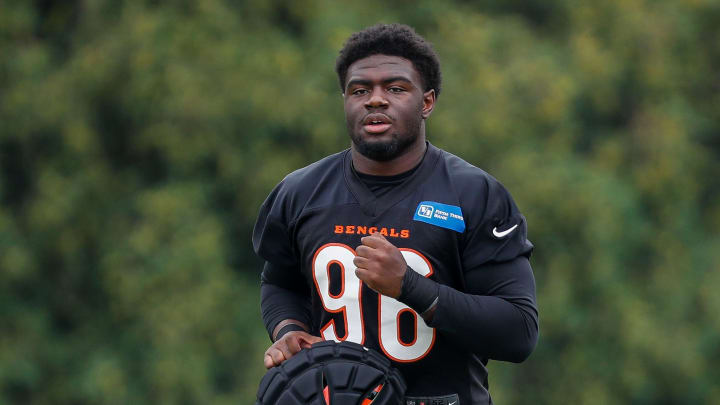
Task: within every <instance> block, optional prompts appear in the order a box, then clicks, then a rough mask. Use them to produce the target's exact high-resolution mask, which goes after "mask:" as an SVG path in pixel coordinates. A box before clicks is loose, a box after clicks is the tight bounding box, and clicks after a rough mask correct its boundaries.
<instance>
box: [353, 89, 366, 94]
mask: <svg viewBox="0 0 720 405" xmlns="http://www.w3.org/2000/svg"><path fill="white" fill-rule="evenodd" d="M367 93H368V91H367V89H355V90H353V91H352V95H353V96H362V95H365V94H367Z"/></svg>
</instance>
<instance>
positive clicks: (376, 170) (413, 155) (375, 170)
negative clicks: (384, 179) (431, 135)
mask: <svg viewBox="0 0 720 405" xmlns="http://www.w3.org/2000/svg"><path fill="white" fill-rule="evenodd" d="M350 149H351V153H352V161H353V166H354V167H355V170H357V171H358V172H360V173H364V174H371V175H373V176H394V175H396V174H400V173H404V172H406V171H408V170H410V169H412V168H413V167H415V166H417V165H418V164H419V163H420V161H422V158H423V156H425V150H426V149H427V144H426V143H425V135H421V136H418V139H417V140H416V141H415V143H413V144H412V145H411V146H410V147H409V148H408V149H407V150H406V151H405V153H403V154H402V155H400V156H398V157H396V158H394V159H392V160H388V161H385V162H380V161H377V160H372V159H370V158H367V157H365V156H363V155H362V154H360V152H358V151H357V150H356V149H355V145H354V144H353V145H352V146H351V147H350Z"/></svg>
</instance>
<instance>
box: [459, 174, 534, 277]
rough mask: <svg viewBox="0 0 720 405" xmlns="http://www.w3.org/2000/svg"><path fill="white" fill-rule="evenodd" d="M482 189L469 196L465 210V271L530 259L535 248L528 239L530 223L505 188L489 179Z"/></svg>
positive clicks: (463, 251)
mask: <svg viewBox="0 0 720 405" xmlns="http://www.w3.org/2000/svg"><path fill="white" fill-rule="evenodd" d="M483 183H484V184H480V189H479V190H477V191H473V192H469V193H471V194H474V195H470V196H465V197H468V199H469V201H471V204H470V205H469V206H466V207H463V208H464V209H463V211H467V212H463V216H464V217H465V218H466V219H467V221H468V224H467V227H466V232H465V233H464V235H463V239H462V243H461V246H462V262H463V268H464V269H465V271H469V270H471V269H475V268H477V267H479V266H481V265H483V264H485V263H489V262H505V261H509V260H512V259H514V258H516V257H518V256H526V257H530V254H531V252H532V250H533V245H532V243H530V241H529V240H528V239H527V223H526V221H525V217H524V216H523V215H522V214H521V213H520V210H519V209H518V207H517V205H515V201H513V198H512V196H510V193H509V192H508V191H507V190H506V189H505V187H503V186H502V184H500V182H498V181H497V180H495V179H494V178H492V177H491V176H489V175H488V176H487V179H486V181H484V182H483Z"/></svg>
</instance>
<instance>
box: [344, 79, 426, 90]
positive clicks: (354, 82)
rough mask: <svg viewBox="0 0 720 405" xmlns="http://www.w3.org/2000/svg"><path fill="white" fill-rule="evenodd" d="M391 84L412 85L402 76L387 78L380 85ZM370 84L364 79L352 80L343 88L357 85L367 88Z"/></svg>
mask: <svg viewBox="0 0 720 405" xmlns="http://www.w3.org/2000/svg"><path fill="white" fill-rule="evenodd" d="M392 82H405V83H408V84H412V81H411V80H410V79H408V78H407V77H404V76H393V77H388V78H387V79H385V80H383V81H382V84H388V83H392ZM371 84H372V82H371V81H370V80H366V79H352V80H350V81H349V82H347V85H345V88H346V89H347V88H350V87H351V86H355V85H358V86H369V85H371Z"/></svg>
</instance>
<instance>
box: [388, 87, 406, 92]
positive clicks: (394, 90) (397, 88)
mask: <svg viewBox="0 0 720 405" xmlns="http://www.w3.org/2000/svg"><path fill="white" fill-rule="evenodd" d="M388 91H389V92H390V93H402V92H404V91H405V89H403V88H402V87H390V88H389V89H388Z"/></svg>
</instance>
